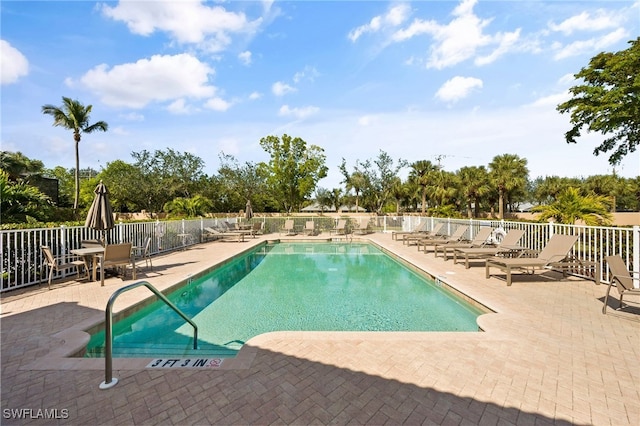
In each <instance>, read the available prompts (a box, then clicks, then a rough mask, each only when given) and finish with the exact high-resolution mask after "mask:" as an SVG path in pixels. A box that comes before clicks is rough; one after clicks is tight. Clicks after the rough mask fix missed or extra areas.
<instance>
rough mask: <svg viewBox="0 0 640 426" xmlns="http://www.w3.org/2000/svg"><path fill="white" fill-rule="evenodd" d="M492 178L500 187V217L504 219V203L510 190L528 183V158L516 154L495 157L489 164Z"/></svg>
mask: <svg viewBox="0 0 640 426" xmlns="http://www.w3.org/2000/svg"><path fill="white" fill-rule="evenodd" d="M489 169H490V170H491V171H490V173H489V176H490V179H491V181H492V183H493V185H494V186H495V187H496V188H497V189H498V217H499V218H500V219H504V204H505V200H506V199H507V196H508V194H509V192H511V191H515V190H517V189H522V188H524V187H525V186H526V184H527V176H528V174H529V169H527V159H526V158H520V157H518V156H517V155H515V154H504V155H498V156H495V157H493V160H492V161H491V163H490V164H489Z"/></svg>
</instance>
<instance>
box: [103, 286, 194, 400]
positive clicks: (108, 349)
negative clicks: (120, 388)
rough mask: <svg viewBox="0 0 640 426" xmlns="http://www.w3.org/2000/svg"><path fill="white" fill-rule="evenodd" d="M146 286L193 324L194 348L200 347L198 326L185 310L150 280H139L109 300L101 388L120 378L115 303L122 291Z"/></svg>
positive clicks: (118, 291) (114, 383) (108, 386)
mask: <svg viewBox="0 0 640 426" xmlns="http://www.w3.org/2000/svg"><path fill="white" fill-rule="evenodd" d="M140 286H145V287H147V288H148V289H149V290H151V291H152V292H153V294H155V295H156V296H158V298H159V299H160V300H162V301H163V302H164V303H165V304H166V305H167V306H168V307H170V308H171V309H173V310H174V311H175V312H176V313H177V314H178V315H180V316H181V317H182V319H184V320H185V321H186V322H188V323H189V324H191V325H192V326H193V349H198V326H197V325H196V323H195V322H193V321H192V320H191V319H190V318H189V317H187V316H186V315H185V314H184V312H182V311H181V310H180V309H178V307H177V306H176V305H174V304H173V303H172V302H171V301H170V300H169V299H167V297H166V296H165V295H164V294H162V293H161V292H160V291H158V289H156V288H155V287H154V286H152V285H151V284H150V283H149V282H148V281H138V282H137V283H133V284H129V285H127V286H124V287H122V288H119V289H118V290H116V291H115V292H114V293H113V294H112V295H111V297H110V298H109V301H108V302H107V307H106V309H105V311H104V313H105V330H104V364H105V368H104V373H105V378H104V382H102V383H100V389H109V388H111V387H113V386H115V385H116V384H117V383H118V379H116V378H115V377H113V334H112V329H113V312H112V311H113V304H114V303H115V301H116V299H117V298H118V296H120V295H121V294H122V293H124V292H126V291H129V290H133V289H134V288H137V287H140Z"/></svg>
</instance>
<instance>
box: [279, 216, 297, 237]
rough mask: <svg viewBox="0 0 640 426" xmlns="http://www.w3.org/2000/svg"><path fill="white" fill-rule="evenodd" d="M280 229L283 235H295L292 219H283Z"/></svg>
mask: <svg viewBox="0 0 640 426" xmlns="http://www.w3.org/2000/svg"><path fill="white" fill-rule="evenodd" d="M282 231H283V232H284V233H285V235H297V233H296V229H295V225H294V222H293V219H287V220H285V221H284V226H283V227H282Z"/></svg>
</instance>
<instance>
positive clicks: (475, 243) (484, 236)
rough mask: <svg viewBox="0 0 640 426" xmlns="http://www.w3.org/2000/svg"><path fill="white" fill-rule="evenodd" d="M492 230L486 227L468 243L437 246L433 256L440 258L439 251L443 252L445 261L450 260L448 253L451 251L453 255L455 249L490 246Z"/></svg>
mask: <svg viewBox="0 0 640 426" xmlns="http://www.w3.org/2000/svg"><path fill="white" fill-rule="evenodd" d="M492 232H493V231H492V229H491V227H489V226H484V227H482V228H480V229H479V230H478V232H477V233H476V236H475V237H473V239H472V240H471V241H470V242H468V243H446V244H436V245H435V246H434V248H433V254H434V256H435V257H438V251H440V250H442V256H443V257H444V260H447V259H448V256H447V251H449V250H450V251H451V253H453V251H454V249H459V248H478V247H485V246H486V245H487V244H488V241H489V238H490V237H491V233H492Z"/></svg>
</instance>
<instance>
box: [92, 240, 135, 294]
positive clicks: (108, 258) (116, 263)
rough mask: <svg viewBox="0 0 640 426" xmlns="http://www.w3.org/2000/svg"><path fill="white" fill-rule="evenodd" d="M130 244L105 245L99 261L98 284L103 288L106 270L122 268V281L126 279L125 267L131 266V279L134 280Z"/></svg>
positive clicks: (133, 265)
mask: <svg viewBox="0 0 640 426" xmlns="http://www.w3.org/2000/svg"><path fill="white" fill-rule="evenodd" d="M131 246H132V244H131V243H122V244H107V245H106V246H105V247H104V255H103V256H102V259H101V260H100V264H99V265H98V267H99V268H100V284H101V285H103V286H104V274H105V270H106V269H107V268H115V269H116V270H118V269H120V268H122V279H123V280H124V279H126V278H127V266H129V265H131V270H132V274H131V275H132V279H134V280H135V279H136V262H135V260H134V258H133V255H132V252H131Z"/></svg>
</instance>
